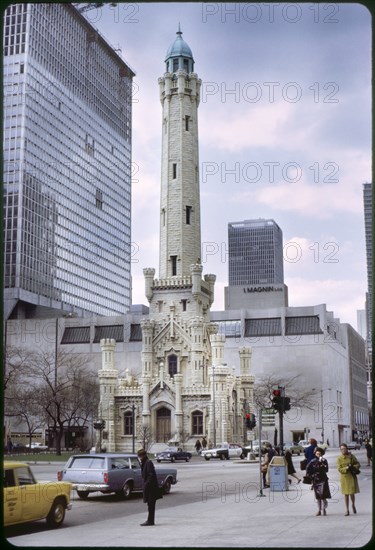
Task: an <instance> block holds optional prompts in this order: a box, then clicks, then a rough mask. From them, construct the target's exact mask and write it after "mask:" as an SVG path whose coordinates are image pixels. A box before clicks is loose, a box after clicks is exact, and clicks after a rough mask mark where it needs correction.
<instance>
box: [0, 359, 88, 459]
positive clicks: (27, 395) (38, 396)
mask: <svg viewBox="0 0 375 550" xmlns="http://www.w3.org/2000/svg"><path fill="white" fill-rule="evenodd" d="M9 357H11V358H12V361H11V362H10V363H9V370H10V371H11V372H13V371H14V370H15V368H14V365H15V364H16V363H17V361H20V359H17V360H16V358H17V353H14V354H12V353H10V355H9ZM21 365H22V367H23V368H22V369H20V370H19V371H18V373H17V375H14V374H13V375H9V376H8V379H7V391H6V393H5V397H6V400H5V401H6V404H7V411H6V414H8V416H18V417H19V418H20V419H22V420H24V421H25V422H26V424H27V425H28V426H29V434H31V433H33V432H31V430H35V429H36V427H35V426H36V425H38V426H42V425H44V426H48V427H49V429H50V431H52V433H53V434H54V441H55V445H56V454H58V455H60V454H61V439H62V436H63V433H64V430H65V429H69V428H70V427H71V426H74V427H78V428H79V430H80V431H81V434H82V433H83V431H84V427H85V426H86V425H87V422H88V419H89V418H90V416H91V412H92V411H93V410H96V409H97V406H98V402H99V389H98V382H97V379H96V376H95V375H94V374H93V373H92V372H91V371H90V370H89V369H87V360H86V358H85V356H82V355H79V354H72V353H67V352H65V351H62V350H60V351H59V353H58V354H57V355H56V354H55V353H52V352H46V351H37V352H33V353H29V354H28V355H27V361H26V360H25V361H22V363H21ZM7 367H8V365H7ZM33 419H34V420H33ZM32 420H33V421H32ZM30 439H31V435H30Z"/></svg>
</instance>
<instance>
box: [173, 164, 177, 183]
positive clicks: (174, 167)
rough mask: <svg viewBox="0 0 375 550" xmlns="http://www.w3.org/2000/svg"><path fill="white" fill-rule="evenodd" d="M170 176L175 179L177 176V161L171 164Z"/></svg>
mask: <svg viewBox="0 0 375 550" xmlns="http://www.w3.org/2000/svg"><path fill="white" fill-rule="evenodd" d="M172 177H173V179H174V180H175V179H176V178H177V163H176V162H174V163H173V164H172Z"/></svg>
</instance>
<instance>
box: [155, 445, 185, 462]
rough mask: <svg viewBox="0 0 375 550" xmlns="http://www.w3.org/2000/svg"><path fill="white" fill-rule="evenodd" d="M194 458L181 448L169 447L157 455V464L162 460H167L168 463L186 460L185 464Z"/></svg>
mask: <svg viewBox="0 0 375 550" xmlns="http://www.w3.org/2000/svg"><path fill="white" fill-rule="evenodd" d="M192 456H193V455H192V454H191V453H188V452H186V451H183V450H182V449H180V448H178V449H177V448H176V447H168V448H167V449H164V451H162V452H161V453H158V454H157V455H156V460H157V462H161V461H162V460H166V461H168V462H175V461H176V460H184V461H185V462H189V460H190V459H191V457H192Z"/></svg>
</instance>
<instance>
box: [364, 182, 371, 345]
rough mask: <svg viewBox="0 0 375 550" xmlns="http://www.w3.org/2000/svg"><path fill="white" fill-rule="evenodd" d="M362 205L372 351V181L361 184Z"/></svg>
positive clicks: (369, 335) (368, 340)
mask: <svg viewBox="0 0 375 550" xmlns="http://www.w3.org/2000/svg"><path fill="white" fill-rule="evenodd" d="M363 205H364V214H365V239H366V258H367V293H366V324H367V345H368V349H369V351H370V352H371V351H372V343H371V340H372V265H373V263H372V262H373V257H372V213H373V209H372V183H364V184H363Z"/></svg>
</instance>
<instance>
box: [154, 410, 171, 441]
mask: <svg viewBox="0 0 375 550" xmlns="http://www.w3.org/2000/svg"><path fill="white" fill-rule="evenodd" d="M170 439H171V411H170V410H169V409H167V407H161V409H159V410H158V411H157V412H156V441H157V442H158V443H167V442H168V441H169V440H170Z"/></svg>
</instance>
